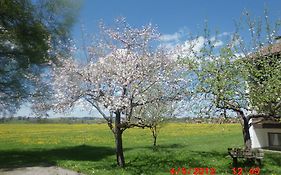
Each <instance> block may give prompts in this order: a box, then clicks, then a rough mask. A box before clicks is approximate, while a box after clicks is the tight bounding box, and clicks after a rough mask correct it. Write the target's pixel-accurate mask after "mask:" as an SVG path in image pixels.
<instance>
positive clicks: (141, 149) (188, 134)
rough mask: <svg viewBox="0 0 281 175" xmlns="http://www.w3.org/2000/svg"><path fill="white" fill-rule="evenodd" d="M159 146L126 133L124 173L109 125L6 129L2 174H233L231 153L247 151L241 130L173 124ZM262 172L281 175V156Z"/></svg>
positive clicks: (273, 156) (141, 134)
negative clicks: (31, 169) (55, 169)
mask: <svg viewBox="0 0 281 175" xmlns="http://www.w3.org/2000/svg"><path fill="white" fill-rule="evenodd" d="M158 144H159V146H158V149H157V150H153V149H152V137H151V133H150V131H149V130H148V129H137V128H136V129H129V130H126V131H125V132H124V134H123V146H124V153H125V160H126V164H127V165H126V168H125V169H121V168H118V167H116V163H115V161H116V160H115V151H114V138H113V134H112V133H111V131H110V130H109V129H108V127H107V125H105V124H1V125H0V168H15V167H24V166H33V165H36V166H37V165H58V166H61V167H65V168H68V169H72V170H75V171H79V172H82V173H84V174H101V175H115V174H116V175H122V174H132V175H139V174H143V175H144V174H153V175H165V174H167V175H168V174H170V169H171V168H176V169H178V168H186V169H188V168H200V167H201V168H207V167H208V168H215V169H216V174H233V173H232V167H231V163H232V160H231V159H230V158H229V157H227V148H228V147H241V146H242V134H241V128H240V125H238V124H184V123H170V124H167V125H165V126H164V127H163V128H162V129H161V131H160V135H159V138H158ZM241 166H244V164H243V163H242V164H241ZM243 168H244V167H243ZM246 168H248V169H249V168H250V167H246ZM260 168H261V173H260V174H265V175H269V174H276V175H280V174H281V154H280V153H267V152H266V153H265V159H264V161H263V165H262V167H260ZM179 174H181V173H179ZM243 174H247V173H243Z"/></svg>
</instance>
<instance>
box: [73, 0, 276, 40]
mask: <svg viewBox="0 0 281 175" xmlns="http://www.w3.org/2000/svg"><path fill="white" fill-rule="evenodd" d="M280 7H281V1H279V0H267V1H265V0H232V1H230V0H228V1H227V0H173V1H172V0H119V1H117V0H85V1H84V4H83V6H82V9H81V13H80V16H79V18H78V23H77V24H76V25H75V27H74V28H73V37H74V40H76V42H77V43H78V44H79V43H80V42H81V25H83V26H84V27H85V30H86V33H90V34H94V33H97V31H98V27H97V26H98V23H99V21H101V20H103V21H104V22H105V23H106V24H108V25H110V24H112V23H113V21H114V19H115V18H117V17H120V16H122V17H125V18H126V19H127V22H128V23H129V24H130V25H132V26H136V27H138V26H142V25H145V24H147V23H150V22H151V23H152V24H154V25H156V26H158V30H159V32H160V33H161V34H163V35H165V34H174V33H176V32H178V31H185V32H191V33H194V34H198V33H200V32H202V30H203V26H204V21H205V20H207V21H208V25H209V28H210V29H212V30H218V31H219V32H222V33H223V32H233V31H234V20H239V18H240V17H241V14H242V12H243V11H245V10H247V11H249V12H250V13H251V14H252V16H262V15H263V11H264V9H265V8H268V9H269V11H270V17H271V18H272V19H273V20H274V19H276V18H279V17H280V16H281V10H280Z"/></svg>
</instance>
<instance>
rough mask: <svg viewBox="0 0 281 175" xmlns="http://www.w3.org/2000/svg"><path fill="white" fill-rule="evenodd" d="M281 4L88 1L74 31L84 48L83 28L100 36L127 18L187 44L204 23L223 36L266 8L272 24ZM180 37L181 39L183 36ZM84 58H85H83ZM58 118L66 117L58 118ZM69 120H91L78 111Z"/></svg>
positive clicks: (273, 0) (258, 0)
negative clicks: (244, 14)
mask: <svg viewBox="0 0 281 175" xmlns="http://www.w3.org/2000/svg"><path fill="white" fill-rule="evenodd" d="M280 7H281V1H279V0H267V1H265V0H232V1H230V0H228V1H227V0H173V1H172V0H118V1H117V0H84V3H83V5H82V8H81V11H80V15H79V16H78V20H77V23H76V24H75V26H74V27H73V29H72V37H73V39H74V41H75V42H76V43H77V45H78V47H79V46H81V36H82V34H81V27H82V26H83V27H82V28H84V30H85V31H84V33H86V34H97V33H98V23H99V22H100V21H101V20H102V21H103V22H104V23H105V24H107V25H111V24H112V23H113V22H114V19H116V18H117V17H120V16H122V17H125V18H126V19H127V22H128V23H129V24H130V25H132V26H135V27H139V26H142V25H145V24H148V23H152V24H154V25H156V26H157V27H158V31H159V32H160V33H161V34H162V35H163V36H165V37H166V39H167V40H166V41H167V42H170V41H172V42H174V43H173V44H175V42H183V41H181V40H183V39H184V38H183V37H181V36H183V35H185V34H186V33H188V32H191V33H192V34H200V33H202V31H203V28H204V21H205V20H207V21H208V26H209V28H210V29H212V30H213V31H216V30H217V31H219V32H220V33H221V36H224V34H227V33H231V32H233V31H234V29H235V27H234V20H239V18H240V17H241V14H242V12H243V11H245V10H247V11H249V12H250V14H251V16H253V17H256V16H262V15H263V11H264V9H265V8H267V9H268V10H269V12H270V13H269V15H270V18H271V19H272V20H275V19H277V18H280V17H281V9H280ZM179 35H180V36H179ZM280 35H281V34H280ZM79 55H80V56H81V57H83V54H79ZM28 112H29V110H28V107H23V108H22V109H21V110H20V111H19V113H18V115H27V114H28ZM56 116H63V115H62V114H58V115H56ZM66 116H89V114H88V113H87V112H85V111H81V110H80V109H78V108H77V109H76V110H75V111H74V112H73V113H71V114H66Z"/></svg>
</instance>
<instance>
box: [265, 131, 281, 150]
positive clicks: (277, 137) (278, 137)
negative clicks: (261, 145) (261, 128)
mask: <svg viewBox="0 0 281 175" xmlns="http://www.w3.org/2000/svg"><path fill="white" fill-rule="evenodd" d="M268 139H269V147H278V148H279V147H280V148H281V133H268Z"/></svg>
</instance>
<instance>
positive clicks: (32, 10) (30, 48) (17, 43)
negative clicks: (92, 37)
mask: <svg viewBox="0 0 281 175" xmlns="http://www.w3.org/2000/svg"><path fill="white" fill-rule="evenodd" d="M47 2H48V3H47ZM63 2H64V3H63ZM69 2H70V1H69ZM68 4H70V3H68ZM39 6H40V8H39ZM51 7H52V8H51ZM66 7H69V8H68V9H65V8H66ZM70 7H71V6H70V5H69V6H67V5H66V1H62V0H60V1H40V2H39V1H31V0H3V1H1V2H0V15H1V18H0V109H1V112H2V113H14V112H16V109H17V108H18V107H19V106H20V104H21V103H22V102H23V101H24V100H26V99H27V98H28V97H29V96H30V94H31V92H32V91H34V89H35V86H36V82H35V80H36V81H37V83H38V77H36V76H35V75H39V74H40V70H42V66H44V65H43V64H44V63H48V61H50V60H52V59H54V57H53V55H54V53H63V52H64V53H65V51H66V50H65V49H64V48H63V47H57V46H59V45H62V46H66V45H67V41H68V38H69V30H70V27H71V25H72V24H73V23H74V15H70V14H72V13H71V11H72V10H73V9H71V8H70ZM63 8H64V9H63ZM54 9H56V10H54ZM51 16H53V17H54V18H53V19H52V20H51ZM58 43H60V44H58ZM38 66H40V67H38Z"/></svg>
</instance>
